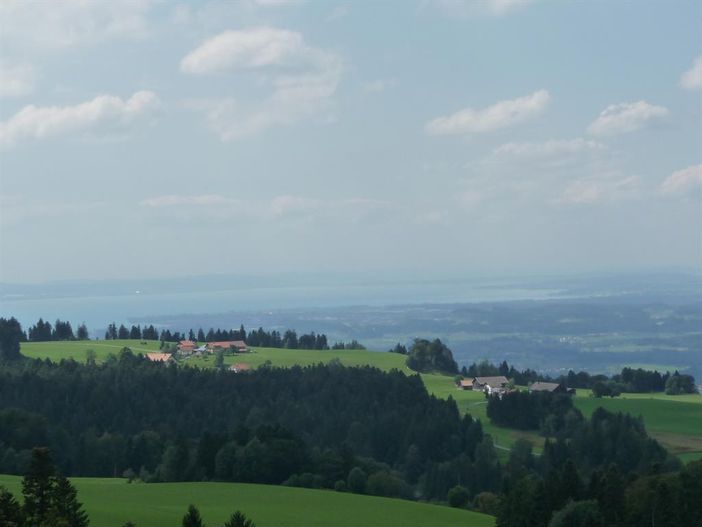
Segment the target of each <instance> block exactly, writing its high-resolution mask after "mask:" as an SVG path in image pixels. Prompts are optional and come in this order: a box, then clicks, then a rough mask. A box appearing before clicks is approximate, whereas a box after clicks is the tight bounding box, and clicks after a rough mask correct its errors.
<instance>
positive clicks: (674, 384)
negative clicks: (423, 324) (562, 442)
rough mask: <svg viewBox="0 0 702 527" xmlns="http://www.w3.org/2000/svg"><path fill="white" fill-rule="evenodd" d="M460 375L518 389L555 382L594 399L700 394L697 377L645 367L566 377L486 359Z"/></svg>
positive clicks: (584, 372) (462, 371)
mask: <svg viewBox="0 0 702 527" xmlns="http://www.w3.org/2000/svg"><path fill="white" fill-rule="evenodd" d="M461 375H462V376H463V377H467V378H473V377H490V376H495V375H503V376H504V377H507V378H508V379H510V380H511V381H513V382H514V384H516V385H519V386H527V385H529V384H532V383H533V382H536V381H545V382H556V383H560V384H563V385H564V386H567V387H569V388H584V389H590V390H592V392H593V395H595V397H603V396H606V397H616V396H617V395H620V394H622V393H651V392H665V393H667V394H669V395H679V394H682V393H696V392H697V388H696V386H695V378H694V377H693V376H692V375H687V374H682V373H680V372H678V371H674V372H673V373H670V372H665V373H660V372H658V371H655V370H645V369H643V368H636V369H634V368H628V367H625V368H622V370H621V372H620V373H617V374H614V375H612V376H611V377H609V376H607V375H604V374H591V373H589V372H586V371H580V372H578V373H576V372H574V371H573V370H570V371H568V373H567V374H565V375H559V376H556V377H553V376H549V375H543V374H541V373H539V372H537V371H535V370H532V369H530V368H527V369H525V370H517V369H516V368H515V367H514V366H512V365H509V364H508V363H507V361H502V362H501V363H500V364H499V365H497V364H493V363H491V362H489V361H486V360H485V361H481V362H478V363H475V362H474V363H473V364H471V365H470V366H468V367H467V368H466V367H465V366H464V367H463V368H461Z"/></svg>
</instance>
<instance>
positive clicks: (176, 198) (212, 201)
mask: <svg viewBox="0 0 702 527" xmlns="http://www.w3.org/2000/svg"><path fill="white" fill-rule="evenodd" d="M237 203H239V201H238V200H235V199H232V198H226V197H224V196H220V195H218V194H202V195H199V196H181V195H177V194H166V195H163V196H155V197H152V198H147V199H145V200H143V201H140V202H139V205H142V206H145V207H154V208H162V207H180V206H197V207H207V206H211V205H232V204H237Z"/></svg>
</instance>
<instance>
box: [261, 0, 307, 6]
mask: <svg viewBox="0 0 702 527" xmlns="http://www.w3.org/2000/svg"><path fill="white" fill-rule="evenodd" d="M254 3H255V4H256V5H260V6H261V7H293V6H296V5H300V4H302V0H254Z"/></svg>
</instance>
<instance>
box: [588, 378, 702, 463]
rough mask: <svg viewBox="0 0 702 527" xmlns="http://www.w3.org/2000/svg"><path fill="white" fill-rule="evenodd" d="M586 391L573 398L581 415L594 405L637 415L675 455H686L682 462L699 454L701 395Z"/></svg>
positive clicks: (701, 422)
mask: <svg viewBox="0 0 702 527" xmlns="http://www.w3.org/2000/svg"><path fill="white" fill-rule="evenodd" d="M588 395H589V394H588V393H586V391H583V393H582V394H578V396H577V397H576V398H575V401H574V402H575V406H577V407H578V408H579V409H580V411H581V412H583V414H584V415H586V416H589V415H592V413H593V412H594V411H595V409H597V408H598V407H600V406H601V407H603V408H605V409H607V410H609V411H612V412H623V413H629V414H632V415H641V416H642V417H643V419H644V424H645V425H646V430H648V432H649V433H650V434H651V435H652V436H653V437H655V438H656V439H658V440H659V441H660V442H661V443H662V444H663V445H664V446H665V447H666V448H668V449H669V450H670V451H671V452H674V453H676V454H686V456H684V457H683V459H684V460H686V461H691V460H692V459H694V458H695V455H694V453H697V455H698V456H702V395H682V396H670V395H665V394H638V393H637V394H633V393H632V394H622V395H621V396H620V397H614V398H605V397H603V398H601V399H595V398H593V397H589V396H588Z"/></svg>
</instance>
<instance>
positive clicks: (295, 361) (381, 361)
mask: <svg viewBox="0 0 702 527" xmlns="http://www.w3.org/2000/svg"><path fill="white" fill-rule="evenodd" d="M332 360H338V361H340V362H341V363H342V364H343V365H344V366H369V365H370V366H375V367H376V368H379V369H381V370H385V371H389V370H392V369H396V370H401V371H404V372H406V373H412V370H410V369H409V368H408V367H407V366H405V357H403V356H402V355H398V354H397V353H387V352H386V353H379V352H376V351H365V350H299V349H296V350H291V349H282V348H251V351H250V352H248V353H238V354H232V355H225V356H224V362H225V364H227V365H229V364H235V363H243V364H248V365H249V366H251V367H252V368H258V367H259V366H261V365H263V364H265V363H270V364H271V366H277V367H280V368H290V367H292V366H311V365H313V364H319V363H328V362H330V361H332ZM182 362H183V363H184V364H191V365H193V366H200V367H212V365H213V364H214V355H205V356H203V357H190V358H186V359H183V361H182Z"/></svg>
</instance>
